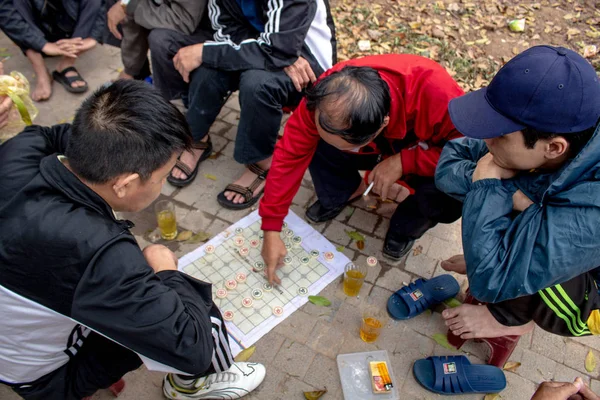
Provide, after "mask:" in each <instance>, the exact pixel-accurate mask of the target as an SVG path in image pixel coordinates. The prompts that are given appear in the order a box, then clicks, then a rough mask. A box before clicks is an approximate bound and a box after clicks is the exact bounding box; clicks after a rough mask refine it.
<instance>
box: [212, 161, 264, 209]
mask: <svg viewBox="0 0 600 400" xmlns="http://www.w3.org/2000/svg"><path fill="white" fill-rule="evenodd" d="M247 167H248V169H249V170H250V172H252V173H254V174H256V175H257V176H256V179H254V181H252V183H251V184H250V186H248V187H246V186H241V185H236V184H235V183H231V184H229V185H227V187H226V188H225V190H223V191H222V192H221V193H219V195H218V196H217V201H218V202H219V204H220V205H222V206H223V207H225V208H228V209H230V210H243V209H245V208H248V207H252V206H253V205H254V204H255V203H256V202H257V201H258V199H260V196H261V195H262V194H263V192H264V189H263V190H261V191H260V192H259V193H258V194H257V195H256V196H255V195H254V191H255V190H256V188H257V187H259V186H260V184H261V183H263V182H264V181H265V179H267V174H268V173H269V170H268V169H267V170H264V169H262V168H261V167H259V166H258V165H256V164H250V165H247ZM225 192H234V193H237V194H241V195H242V196H244V202H243V203H234V202H233V201H232V200H229V199H228V198H227V197H225Z"/></svg>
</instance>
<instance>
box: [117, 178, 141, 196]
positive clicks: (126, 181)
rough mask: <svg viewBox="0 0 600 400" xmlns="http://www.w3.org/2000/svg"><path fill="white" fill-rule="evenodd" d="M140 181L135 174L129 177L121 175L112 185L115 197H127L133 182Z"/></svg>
mask: <svg viewBox="0 0 600 400" xmlns="http://www.w3.org/2000/svg"><path fill="white" fill-rule="evenodd" d="M138 179H140V175H139V174H137V173H134V174H129V175H121V176H120V177H119V178H117V181H116V182H115V183H114V184H113V186H112V188H113V191H114V192H115V195H116V196H117V197H118V198H119V199H122V198H124V197H125V196H127V194H128V192H129V191H130V190H131V188H132V186H133V184H134V183H135V181H137V180H138Z"/></svg>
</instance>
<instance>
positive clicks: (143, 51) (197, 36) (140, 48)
mask: <svg viewBox="0 0 600 400" xmlns="http://www.w3.org/2000/svg"><path fill="white" fill-rule="evenodd" d="M122 28H123V40H122V41H121V58H122V61H123V66H124V70H125V73H126V74H129V75H132V76H138V75H140V72H141V71H142V69H143V67H144V63H145V62H146V58H147V56H148V50H150V58H151V62H152V79H153V81H154V86H156V88H157V89H158V90H160V91H161V93H162V94H163V96H164V97H165V98H166V99H168V100H173V99H177V98H179V97H181V95H182V94H187V91H188V85H187V83H185V82H184V81H183V78H182V77H181V75H180V74H179V72H177V70H176V69H175V66H174V65H173V57H175V54H177V52H178V51H179V49H181V48H182V47H185V46H191V45H193V44H197V43H203V42H205V41H206V40H208V39H210V38H211V34H210V33H208V32H205V31H203V30H202V29H198V30H197V31H196V32H194V33H193V34H192V35H184V34H183V33H181V32H178V31H174V30H170V29H152V30H148V29H146V28H143V27H141V26H140V25H138V24H136V23H135V22H133V21H126V22H124V23H122Z"/></svg>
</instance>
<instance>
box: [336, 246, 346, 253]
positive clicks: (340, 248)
mask: <svg viewBox="0 0 600 400" xmlns="http://www.w3.org/2000/svg"><path fill="white" fill-rule="evenodd" d="M335 249H336V250H337V251H339V252H340V253H341V252H342V251H344V249H345V247H344V246H338V247H336V248H335Z"/></svg>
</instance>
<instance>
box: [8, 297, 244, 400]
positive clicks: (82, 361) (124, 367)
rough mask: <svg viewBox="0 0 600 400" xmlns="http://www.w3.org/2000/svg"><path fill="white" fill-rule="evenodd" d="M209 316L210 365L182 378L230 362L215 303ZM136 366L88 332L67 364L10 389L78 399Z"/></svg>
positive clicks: (48, 398)
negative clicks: (211, 338)
mask: <svg viewBox="0 0 600 400" xmlns="http://www.w3.org/2000/svg"><path fill="white" fill-rule="evenodd" d="M209 315H210V320H211V325H212V336H213V345H214V348H213V356H212V362H211V365H210V366H209V368H208V370H206V371H205V372H203V373H201V374H198V375H196V376H182V377H183V378H184V379H190V378H200V377H203V376H207V375H210V374H214V373H215V372H223V371H226V370H228V369H229V368H230V367H231V365H232V364H233V362H234V361H233V357H232V355H231V351H230V347H229V341H228V334H227V328H226V326H225V322H224V321H223V317H222V316H221V311H220V310H219V308H218V307H217V306H216V305H215V304H213V306H212V308H211V310H210V314H209ZM140 365H142V360H141V359H140V358H139V357H138V355H137V354H136V353H134V352H133V351H131V350H129V349H126V348H125V347H123V346H121V345H120V344H118V343H115V342H113V341H111V340H108V339H106V338H105V337H104V336H101V335H99V334H97V333H95V332H92V333H90V334H89V335H88V337H87V338H86V339H85V341H84V342H83V345H82V346H81V349H80V350H79V352H78V353H77V354H76V355H75V356H74V357H73V358H72V359H71V360H70V361H69V362H68V363H67V364H65V365H64V366H62V367H61V368H59V369H57V370H56V371H53V372H51V373H49V374H47V375H44V376H43V377H41V378H40V379H38V380H36V381H34V382H30V383H27V384H17V385H11V387H12V389H13V390H14V391H15V392H16V393H17V394H19V395H20V396H21V397H23V398H24V399H25V400H81V399H82V398H84V397H86V396H91V395H93V394H94V393H96V391H97V390H98V389H105V388H107V387H109V386H110V385H112V384H113V383H115V382H117V381H118V380H119V379H121V378H122V377H123V375H125V374H126V373H127V372H129V371H133V370H134V369H137V368H139V367H140Z"/></svg>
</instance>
